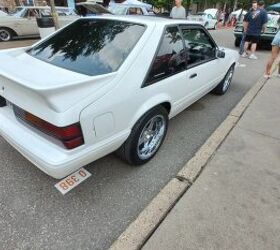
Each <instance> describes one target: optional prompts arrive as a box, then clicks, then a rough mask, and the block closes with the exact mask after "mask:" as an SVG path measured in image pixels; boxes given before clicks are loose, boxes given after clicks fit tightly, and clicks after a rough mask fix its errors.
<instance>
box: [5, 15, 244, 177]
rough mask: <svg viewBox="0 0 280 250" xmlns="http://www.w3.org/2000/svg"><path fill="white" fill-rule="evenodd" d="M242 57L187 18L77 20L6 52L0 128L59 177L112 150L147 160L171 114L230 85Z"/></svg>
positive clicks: (28, 155) (130, 159)
mask: <svg viewBox="0 0 280 250" xmlns="http://www.w3.org/2000/svg"><path fill="white" fill-rule="evenodd" d="M128 37H129V39H127V38H128ZM238 57H239V56H238V53H237V52H236V51H233V50H230V49H222V48H219V47H218V46H217V44H216V43H215V41H214V40H213V38H212V37H211V35H210V34H209V33H208V31H207V30H206V29H205V28H204V27H203V26H201V25H198V24H196V23H193V22H189V21H187V20H179V19H178V20H175V19H173V20H172V19H166V18H154V17H148V16H113V15H111V16H109V15H108V16H100V17H86V18H80V19H79V20H77V21H75V22H73V23H72V24H70V25H68V26H66V27H64V28H62V29H61V30H58V31H57V32H56V33H54V34H53V35H52V36H51V37H48V38H45V39H43V40H41V41H39V42H37V43H36V44H34V45H33V46H31V47H27V48H18V49H10V50H3V51H0V64H1V67H0V96H1V98H0V104H1V105H0V106H1V107H0V134H1V135H2V136H3V137H4V138H6V140H7V141H8V142H9V143H10V144H11V145H13V146H14V147H15V148H16V149H17V150H18V151H19V152H20V153H21V154H23V155H24V156H25V157H26V158H27V159H29V160H30V161H31V162H32V163H33V164H35V165H36V166H37V167H39V168H40V169H41V170H43V171H44V172H45V173H47V174H49V175H51V176H53V177H55V178H62V177H65V176H67V175H68V174H70V173H72V172H73V171H75V170H77V169H79V168H80V167H81V166H83V165H86V164H88V163H90V162H92V161H95V160H97V159H99V158H101V157H103V156H105V155H107V154H109V153H111V152H114V151H117V154H118V155H119V156H120V157H121V158H122V159H124V160H125V161H127V162H128V163H130V164H133V165H141V164H144V163H146V162H148V161H149V160H151V159H152V158H153V157H154V156H155V154H156V153H157V151H158V150H159V148H160V146H161V144H162V143H163V141H164V138H165V135H166V133H167V129H168V121H169V119H171V118H172V117H174V116H176V115H177V114H179V113H180V112H181V111H183V110H184V109H185V108H187V107H188V106H189V105H191V104H192V103H194V102H195V101H196V100H198V99H199V98H201V97H202V96H204V95H206V94H207V93H209V92H210V91H213V92H214V93H216V94H220V95H222V94H224V93H226V91H227V90H228V88H229V86H230V83H231V80H232V77H233V72H234V68H235V65H236V63H237V60H238Z"/></svg>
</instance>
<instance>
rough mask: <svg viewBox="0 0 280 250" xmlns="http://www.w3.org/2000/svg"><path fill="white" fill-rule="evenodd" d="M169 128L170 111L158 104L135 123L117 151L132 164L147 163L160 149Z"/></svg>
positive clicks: (118, 154)
mask: <svg viewBox="0 0 280 250" xmlns="http://www.w3.org/2000/svg"><path fill="white" fill-rule="evenodd" d="M153 122H154V123H153ZM152 123H153V125H152ZM167 129H168V113H167V111H166V109H165V108H164V107H162V106H157V107H155V108H153V109H151V110H149V111H148V112H147V113H145V114H144V115H143V116H142V117H141V118H140V119H139V120H138V121H137V123H136V124H135V125H134V127H133V129H132V130H131V133H130V136H129V137H128V139H127V140H126V141H125V143H124V144H123V145H122V146H121V147H120V148H119V149H118V150H117V151H116V154H117V156H119V157H120V158H121V159H122V160H124V161H126V162H128V163H129V164H131V165H136V166H139V165H142V164H145V163H146V162H148V161H150V160H151V159H152V158H153V157H154V156H155V154H156V153H157V151H158V150H159V148H160V146H161V145H162V143H163V141H164V139H165V136H166V132H167Z"/></svg>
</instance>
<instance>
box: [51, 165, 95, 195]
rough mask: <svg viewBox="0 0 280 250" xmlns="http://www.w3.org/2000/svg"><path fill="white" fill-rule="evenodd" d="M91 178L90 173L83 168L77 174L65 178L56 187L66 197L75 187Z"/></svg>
mask: <svg viewBox="0 0 280 250" xmlns="http://www.w3.org/2000/svg"><path fill="white" fill-rule="evenodd" d="M90 176H91V173H90V172H88V171H87V170H85V169H84V168H81V169H80V170H78V171H77V172H75V173H73V174H70V175H69V176H67V177H65V178H64V179H63V180H61V181H60V182H58V183H56V184H55V185H54V186H55V187H56V188H57V189H58V191H59V192H61V193H62V194H63V195H64V194H66V193H68V192H69V191H70V190H72V189H73V188H74V187H77V186H78V185H79V184H80V183H82V182H83V181H84V180H86V179H87V178H88V177H90Z"/></svg>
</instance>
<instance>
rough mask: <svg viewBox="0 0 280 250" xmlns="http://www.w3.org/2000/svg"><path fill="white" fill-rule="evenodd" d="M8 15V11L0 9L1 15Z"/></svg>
mask: <svg viewBox="0 0 280 250" xmlns="http://www.w3.org/2000/svg"><path fill="white" fill-rule="evenodd" d="M7 15H8V14H7V13H6V12H4V11H2V10H0V17H1V16H7Z"/></svg>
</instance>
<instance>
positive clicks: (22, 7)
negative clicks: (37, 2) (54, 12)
mask: <svg viewBox="0 0 280 250" xmlns="http://www.w3.org/2000/svg"><path fill="white" fill-rule="evenodd" d="M17 8H19V9H50V8H51V7H50V6H18V7H17ZM55 8H56V9H70V8H69V7H65V6H55Z"/></svg>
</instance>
